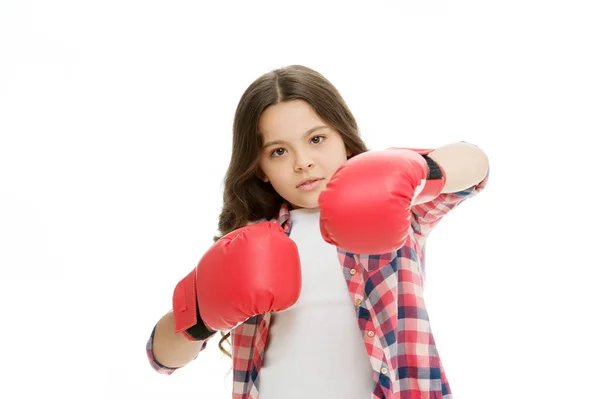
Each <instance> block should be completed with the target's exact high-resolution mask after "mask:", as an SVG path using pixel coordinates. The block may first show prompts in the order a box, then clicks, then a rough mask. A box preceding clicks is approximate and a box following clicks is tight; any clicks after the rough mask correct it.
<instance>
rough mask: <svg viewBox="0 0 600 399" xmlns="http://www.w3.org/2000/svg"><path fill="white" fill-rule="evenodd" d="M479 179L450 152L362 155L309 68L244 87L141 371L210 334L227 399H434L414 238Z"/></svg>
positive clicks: (191, 353) (471, 163)
mask: <svg viewBox="0 0 600 399" xmlns="http://www.w3.org/2000/svg"><path fill="white" fill-rule="evenodd" d="M487 180H488V159H487V157H486V155H485V154H484V153H483V152H482V151H481V150H480V149H479V148H478V147H476V146H474V145H471V144H467V143H464V142H460V143H455V144H451V145H447V146H444V147H440V148H437V149H435V150H433V149H431V150H416V149H389V150H385V151H380V152H377V151H368V148H367V147H366V145H365V143H364V142H363V141H362V140H361V138H360V135H359V130H358V127H357V124H356V121H355V119H354V117H353V115H352V113H351V112H350V110H349V109H348V107H347V105H346V103H345V102H344V100H343V99H342V97H341V96H340V94H339V92H338V91H337V90H336V88H335V87H334V86H333V85H332V84H331V83H330V82H329V81H328V80H327V79H325V78H324V77H323V76H322V75H321V74H319V73H318V72H316V71H314V70H312V69H310V68H307V67H304V66H299V65H293V66H288V67H285V68H281V69H277V70H274V71H271V72H269V73H267V74H265V75H263V76H261V77H259V78H258V79H257V80H256V81H255V82H253V83H252V84H251V85H250V86H249V87H248V89H247V90H246V91H245V92H244V94H243V96H242V98H241V100H240V102H239V105H238V108H237V110H236V114H235V120H234V124H233V149H232V156H231V162H230V165H229V169H228V171H227V175H226V178H225V190H224V201H223V210H222V213H221V215H220V218H219V231H220V232H221V233H222V234H221V236H220V237H215V244H214V245H213V247H211V248H210V249H209V251H207V253H206V254H205V255H204V256H203V257H202V260H201V261H200V263H199V264H198V266H197V267H196V268H195V269H194V270H193V271H192V272H191V273H190V274H189V275H188V276H187V277H186V278H184V279H183V280H182V281H181V282H180V283H179V284H178V285H177V287H176V289H175V292H174V295H173V311H171V312H169V313H167V314H166V315H165V316H163V317H162V318H161V319H160V320H159V321H158V323H157V324H156V326H155V327H154V329H153V331H152V334H151V336H150V338H149V340H148V343H147V354H148V357H149V360H150V363H151V364H152V366H153V367H154V368H155V369H156V370H157V371H158V372H160V373H164V374H171V373H172V372H173V371H174V370H176V369H178V368H180V367H183V366H184V365H186V364H187V363H189V362H190V361H191V360H193V359H195V358H196V357H197V355H198V354H199V352H201V351H202V350H204V349H205V348H206V344H207V342H208V340H210V339H211V338H212V337H214V336H215V335H216V332H217V331H219V332H220V333H221V339H220V342H219V347H220V349H221V350H222V351H224V352H225V353H227V354H228V355H230V356H231V357H232V359H233V369H234V373H233V393H232V395H233V396H232V397H233V398H234V399H235V398H238V399H250V398H252V399H256V398H258V397H259V395H260V398H261V399H273V398H277V399H291V398H306V397H310V398H315V399H318V398H351V399H367V398H373V399H374V398H443V399H450V398H451V397H452V394H451V390H450V386H449V384H448V381H447V378H446V375H445V372H444V369H443V367H442V363H441V361H440V358H439V354H438V352H437V350H436V346H435V341H434V339H433V336H432V332H431V329H430V326H429V319H428V315H427V310H426V307H425V304H424V300H423V292H422V287H423V281H424V278H425V263H424V260H425V253H424V249H425V243H426V239H427V237H428V235H429V234H430V232H431V230H432V229H433V227H434V226H436V225H437V224H438V222H439V221H440V220H441V219H442V218H443V216H444V215H446V214H447V213H448V212H449V211H450V210H452V209H454V208H455V207H456V206H457V205H458V204H460V203H461V202H463V201H464V200H465V199H467V198H469V197H472V196H474V195H476V194H477V193H478V192H480V191H481V190H482V189H484V187H485V185H486V183H487ZM229 337H231V338H232V342H231V347H232V352H233V354H232V355H231V354H229V352H226V351H225V349H224V348H223V346H222V343H223V342H225V340H227V339H228V338H229Z"/></svg>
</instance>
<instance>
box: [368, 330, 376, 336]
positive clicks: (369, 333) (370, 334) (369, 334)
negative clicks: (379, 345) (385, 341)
mask: <svg viewBox="0 0 600 399" xmlns="http://www.w3.org/2000/svg"><path fill="white" fill-rule="evenodd" d="M367 335H368V336H369V338H373V337H374V336H375V333H374V332H373V331H369V332H368V333H367Z"/></svg>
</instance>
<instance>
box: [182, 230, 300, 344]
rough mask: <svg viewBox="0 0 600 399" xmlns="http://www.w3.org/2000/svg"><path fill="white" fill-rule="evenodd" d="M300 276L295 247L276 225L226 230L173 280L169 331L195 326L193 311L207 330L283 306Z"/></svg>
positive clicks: (293, 297) (293, 296) (292, 297)
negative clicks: (172, 321)
mask: <svg viewBox="0 0 600 399" xmlns="http://www.w3.org/2000/svg"><path fill="white" fill-rule="evenodd" d="M301 279H302V277H301V269H300V255H299V254H298V248H297V246H296V243H294V241H292V240H291V239H290V238H289V237H288V236H287V235H286V234H285V233H284V231H283V229H282V227H281V226H280V225H278V224H275V223H272V222H261V223H257V224H253V225H250V226H246V227H242V228H240V229H237V230H235V231H232V232H231V233H229V234H227V235H225V236H224V237H222V238H221V239H219V240H218V241H217V242H216V243H215V244H214V245H213V246H212V247H211V248H210V249H209V250H208V251H207V252H206V254H205V255H204V256H203V257H202V259H201V260H200V262H199V263H198V266H196V268H195V269H194V270H193V271H192V272H191V273H190V274H188V275H187V276H186V277H185V278H184V279H183V280H181V281H180V282H179V283H178V284H177V287H176V288H175V291H174V293H173V315H174V319H175V331H176V332H177V333H182V332H185V331H186V330H187V329H189V328H190V327H192V326H195V325H196V324H197V323H198V322H199V320H198V319H197V314H199V315H200V317H201V321H202V322H203V323H204V325H205V326H206V327H207V328H208V329H209V330H212V331H228V330H231V329H233V328H235V327H237V326H238V325H239V324H241V323H243V322H244V321H246V320H247V319H249V318H250V317H252V316H255V315H257V314H263V313H267V312H277V311H280V310H284V309H287V308H289V307H290V306H292V305H293V304H294V303H296V301H297V300H298V297H299V296H300V287H301ZM197 306H198V308H197ZM198 309H199V312H197V310H198ZM186 337H187V338H188V339H191V340H193V339H194V338H192V337H190V336H189V335H188V334H186Z"/></svg>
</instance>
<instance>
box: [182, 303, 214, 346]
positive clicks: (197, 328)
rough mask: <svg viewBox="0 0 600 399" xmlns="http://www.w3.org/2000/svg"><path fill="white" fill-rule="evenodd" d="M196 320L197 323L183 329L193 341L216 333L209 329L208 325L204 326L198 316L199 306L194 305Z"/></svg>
mask: <svg viewBox="0 0 600 399" xmlns="http://www.w3.org/2000/svg"><path fill="white" fill-rule="evenodd" d="M196 321H197V323H196V324H195V325H193V326H191V327H190V328H188V329H187V330H185V333H186V334H187V335H188V336H189V338H192V339H193V340H195V341H201V340H205V339H207V338H210V337H211V336H213V335H214V334H215V333H216V331H212V330H209V329H208V327H206V325H205V324H204V322H203V321H202V318H201V317H200V308H199V307H198V306H196ZM189 338H188V339H189Z"/></svg>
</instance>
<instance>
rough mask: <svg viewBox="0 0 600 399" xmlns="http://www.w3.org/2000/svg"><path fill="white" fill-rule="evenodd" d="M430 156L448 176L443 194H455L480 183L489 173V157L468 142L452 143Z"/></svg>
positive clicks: (436, 150)
mask: <svg viewBox="0 0 600 399" xmlns="http://www.w3.org/2000/svg"><path fill="white" fill-rule="evenodd" d="M428 156H429V157H430V158H431V159H433V160H434V161H435V162H436V163H438V165H440V167H441V168H442V169H443V170H444V172H445V174H446V183H445V185H444V188H443V189H442V193H455V192H458V191H461V190H465V189H467V188H469V187H472V186H474V185H476V184H478V183H480V182H481V181H482V180H483V179H484V178H485V176H486V175H487V172H488V166H489V164H488V157H487V155H486V154H485V153H484V152H483V151H482V150H481V149H480V148H479V147H477V146H475V145H473V144H469V143H466V142H458V143H452V144H449V145H446V146H443V147H440V148H437V149H435V150H434V151H432V152H431V153H429V154H428Z"/></svg>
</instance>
